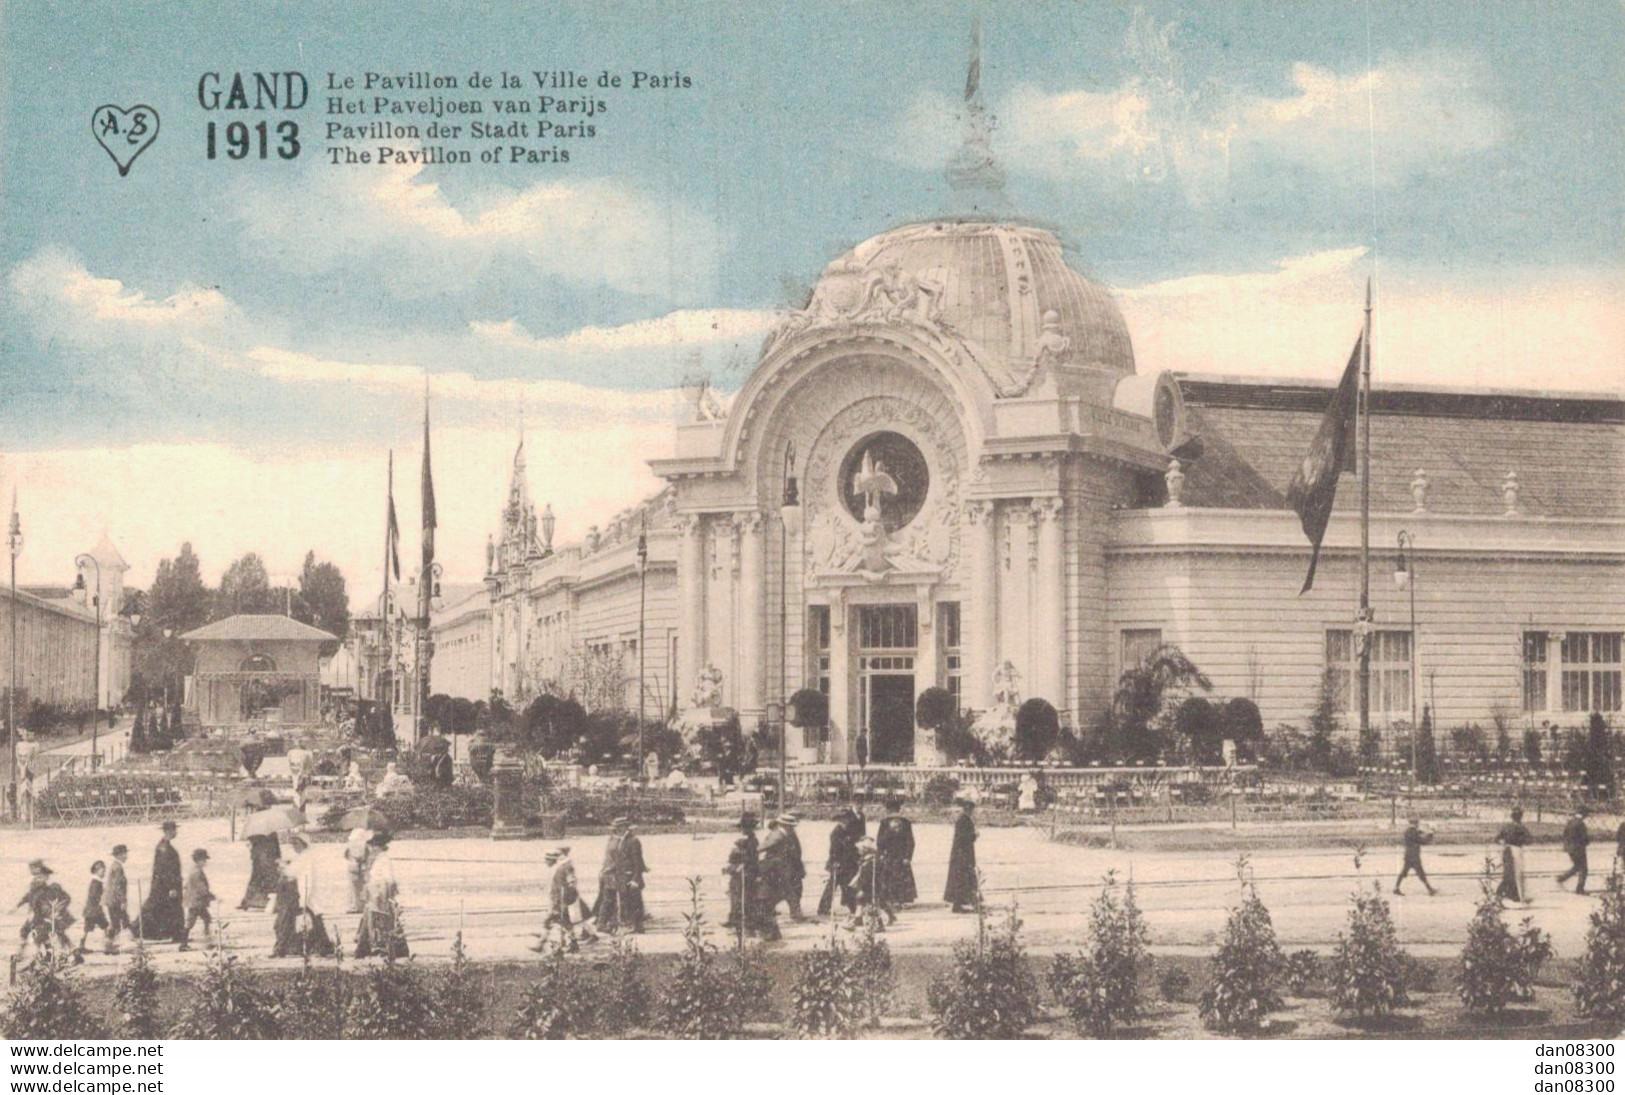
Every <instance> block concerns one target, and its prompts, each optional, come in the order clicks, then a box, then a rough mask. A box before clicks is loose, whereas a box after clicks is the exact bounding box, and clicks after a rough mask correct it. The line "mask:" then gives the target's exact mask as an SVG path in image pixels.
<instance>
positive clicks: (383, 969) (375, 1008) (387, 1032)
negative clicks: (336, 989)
mask: <svg viewBox="0 0 1625 1095" xmlns="http://www.w3.org/2000/svg"><path fill="white" fill-rule="evenodd" d="M388 953H389V952H388V951H385V954H386V955H387V954H388ZM440 1029H441V1025H440V1017H439V1016H438V1015H436V1014H435V1001H434V996H433V994H432V993H431V992H430V991H429V986H428V985H426V984H425V983H424V977H423V975H422V974H421V973H420V972H419V971H418V968H417V967H416V966H414V965H412V963H411V962H409V961H407V962H397V961H395V960H394V959H392V958H387V957H386V958H385V959H384V962H383V964H382V965H379V966H375V967H373V968H372V969H370V970H368V971H367V972H366V973H364V974H362V975H361V976H360V977H359V978H357V979H356V981H355V982H354V984H353V985H352V987H351V993H350V999H349V1002H348V1004H347V1005H346V1007H345V1012H344V1036H345V1037H346V1038H363V1039H373V1038H400V1039H411V1040H414V1041H423V1040H425V1039H429V1038H437V1037H439V1036H440Z"/></svg>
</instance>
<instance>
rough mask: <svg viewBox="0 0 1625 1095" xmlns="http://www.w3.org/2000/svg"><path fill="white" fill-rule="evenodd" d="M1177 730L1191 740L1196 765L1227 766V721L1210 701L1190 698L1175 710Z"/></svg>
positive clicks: (1196, 697)
mask: <svg viewBox="0 0 1625 1095" xmlns="http://www.w3.org/2000/svg"><path fill="white" fill-rule="evenodd" d="M1174 729H1175V731H1177V732H1178V733H1179V734H1180V736H1182V737H1187V738H1189V739H1190V743H1191V755H1192V756H1193V757H1195V758H1196V763H1198V764H1223V763H1224V721H1223V719H1222V717H1221V715H1220V712H1219V708H1217V707H1215V706H1213V704H1212V703H1210V702H1208V700H1207V699H1206V698H1204V697H1202V696H1190V697H1188V698H1187V699H1186V700H1185V702H1183V703H1181V704H1180V705H1179V707H1178V708H1176V709H1175V711H1174Z"/></svg>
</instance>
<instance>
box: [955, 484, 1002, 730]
mask: <svg viewBox="0 0 1625 1095" xmlns="http://www.w3.org/2000/svg"><path fill="white" fill-rule="evenodd" d="M993 516H994V505H993V503H992V502H988V501H976V502H967V503H966V504H965V523H964V525H963V526H962V528H963V529H964V533H963V535H964V537H965V541H964V544H963V545H962V547H963V549H964V557H965V573H966V579H967V580H966V583H965V590H966V596H965V601H964V603H963V604H962V605H961V606H960V620H959V641H960V648H961V650H960V652H961V654H962V655H963V656H964V659H965V662H964V666H963V668H962V670H961V672H962V677H961V682H962V685H963V690H964V691H963V702H964V704H965V706H966V707H968V708H970V709H971V710H973V711H985V710H987V709H988V708H989V707H990V706H992V703H993V652H994V651H995V650H997V649H998V638H999V636H998V631H999V609H998V597H999V570H998V567H999V560H998V547H997V545H996V544H995V543H994V541H993Z"/></svg>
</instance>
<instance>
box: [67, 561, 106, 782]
mask: <svg viewBox="0 0 1625 1095" xmlns="http://www.w3.org/2000/svg"><path fill="white" fill-rule="evenodd" d="M73 565H74V566H76V567H78V568H79V573H78V574H76V575H75V576H74V579H73V589H74V592H75V593H86V592H88V591H87V590H86V589H85V568H86V567H94V568H95V570H96V592H95V593H91V594H90V601H91V604H92V605H93V606H94V607H95V609H96V659H95V667H96V668H95V675H94V676H92V677H91V683H90V770H91V771H92V772H94V771H95V770H96V762H97V759H98V758H99V757H100V756H101V753H100V751H99V750H98V749H97V740H98V739H97V735H98V734H99V733H100V731H101V720H102V565H101V563H99V562H97V561H96V557H95V556H94V555H81V556H79V557H78V558H76V559H74V561H73Z"/></svg>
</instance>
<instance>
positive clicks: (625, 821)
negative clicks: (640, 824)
mask: <svg viewBox="0 0 1625 1095" xmlns="http://www.w3.org/2000/svg"><path fill="white" fill-rule="evenodd" d="M610 824H611V825H612V826H621V825H630V824H632V819H631V818H629V817H625V816H622V817H618V818H615V819H613V820H612V821H610Z"/></svg>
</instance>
